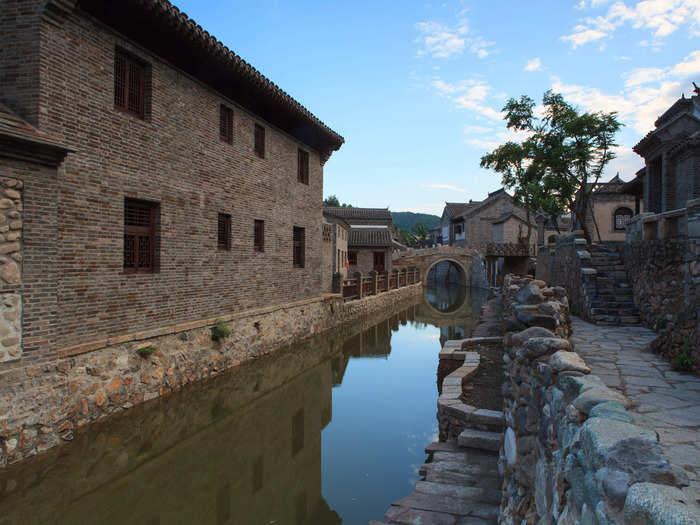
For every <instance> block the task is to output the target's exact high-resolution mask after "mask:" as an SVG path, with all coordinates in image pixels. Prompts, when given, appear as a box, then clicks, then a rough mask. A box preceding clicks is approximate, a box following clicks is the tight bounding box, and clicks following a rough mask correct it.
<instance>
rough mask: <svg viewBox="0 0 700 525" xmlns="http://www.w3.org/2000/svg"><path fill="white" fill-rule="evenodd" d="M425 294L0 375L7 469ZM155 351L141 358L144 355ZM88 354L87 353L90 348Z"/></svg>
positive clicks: (233, 324)
mask: <svg viewBox="0 0 700 525" xmlns="http://www.w3.org/2000/svg"><path fill="white" fill-rule="evenodd" d="M422 293H423V290H422V285H421V284H420V283H419V284H416V285H412V286H407V287H404V288H400V289H398V290H392V291H389V292H386V293H383V294H379V295H375V296H371V297H367V298H364V299H361V300H357V301H351V302H347V303H344V302H343V301H342V299H341V298H340V296H338V295H327V296H323V297H320V298H317V299H309V300H305V301H299V302H297V303H291V304H287V305H281V306H279V307H275V308H268V309H264V310H256V311H250V312H243V313H241V314H236V315H235V316H228V317H226V318H224V320H225V321H226V322H225V324H226V325H227V327H228V328H229V329H230V330H231V335H230V336H229V337H227V338H226V339H224V340H220V341H213V340H212V337H211V333H210V330H209V328H210V327H211V325H212V324H213V322H214V320H208V324H206V323H203V322H198V323H192V325H193V326H191V327H190V328H188V327H187V326H179V327H175V328H173V327H170V328H168V329H164V330H161V333H158V332H155V333H150V334H141V336H140V337H130V338H125V339H126V340H125V341H123V342H119V343H114V344H107V346H104V347H103V348H99V349H97V350H93V351H86V353H80V354H77V355H72V356H66V357H61V358H58V359H56V360H54V361H51V362H48V363H43V364H41V365H36V366H26V367H21V368H15V369H12V370H8V371H4V372H2V373H1V374H0V467H2V466H6V465H7V464H10V463H15V462H17V461H20V460H22V459H25V458H27V457H30V456H33V455H35V454H37V453H41V452H43V451H46V450H48V449H50V448H52V447H54V446H56V445H58V444H60V443H61V441H70V440H72V439H73V431H74V430H75V428H76V427H80V426H83V425H86V424H88V423H90V422H92V421H94V420H97V419H102V418H104V417H107V416H109V415H111V414H114V413H117V412H120V411H122V410H125V409H128V408H131V407H132V406H134V405H137V404H139V403H142V402H144V401H148V400H150V399H154V398H157V397H159V396H163V395H166V394H168V393H170V392H173V391H176V390H178V389H180V388H182V387H183V386H185V385H187V384H188V383H192V382H196V381H199V380H201V379H205V378H208V377H212V376H215V375H217V374H220V373H221V372H223V371H224V370H226V369H228V368H231V367H234V366H237V365H239V364H240V363H242V362H244V361H248V360H251V359H255V358H256V357H258V356H261V355H264V354H267V353H270V352H273V351H274V350H276V349H278V348H281V347H284V346H286V345H289V344H292V343H296V342H299V341H302V340H304V339H306V338H308V337H310V336H313V335H317V334H320V333H322V332H324V331H326V330H329V329H333V328H335V329H337V328H339V327H341V326H343V325H345V324H347V323H351V322H356V321H359V320H362V319H366V318H368V317H369V316H371V315H373V314H375V313H376V312H382V311H388V310H391V309H393V308H395V305H396V304H397V303H401V302H403V301H407V300H414V299H415V298H416V297H418V296H420V295H421V294H422ZM148 346H152V347H154V349H155V351H154V353H153V354H152V355H150V356H148V357H145V358H144V357H140V356H139V355H138V353H137V350H138V349H140V348H143V347H148ZM83 350H85V349H83Z"/></svg>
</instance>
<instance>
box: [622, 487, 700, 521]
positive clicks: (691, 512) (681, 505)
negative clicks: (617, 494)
mask: <svg viewBox="0 0 700 525" xmlns="http://www.w3.org/2000/svg"><path fill="white" fill-rule="evenodd" d="M624 519H625V523H627V524H631V525H636V524H647V523H648V524H651V525H667V524H671V523H673V524H674V525H696V524H697V523H700V511H699V510H698V507H697V505H695V504H694V502H693V501H691V499H690V498H689V497H688V496H687V495H686V494H684V493H683V492H681V491H680V490H679V489H677V488H675V487H669V486H667V485H657V484H654V483H635V484H634V485H632V486H631V487H630V488H629V490H628V491H627V498H626V499H625V508H624Z"/></svg>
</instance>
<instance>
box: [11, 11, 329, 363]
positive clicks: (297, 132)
mask: <svg viewBox="0 0 700 525" xmlns="http://www.w3.org/2000/svg"><path fill="white" fill-rule="evenodd" d="M0 12H1V13H2V15H3V16H2V17H0V33H1V34H2V35H3V37H2V38H3V44H2V47H3V50H2V53H0V102H1V103H2V104H4V106H5V107H4V108H2V109H1V110H0V168H2V169H1V171H2V178H1V180H0V182H1V183H2V187H3V191H4V198H3V199H2V204H1V205H0V207H1V208H2V210H0V216H1V217H0V219H1V220H2V221H3V223H4V224H6V226H5V228H7V230H8V231H7V233H6V234H5V235H4V237H3V238H4V239H5V243H4V245H3V251H2V254H4V255H2V257H1V258H0V259H1V260H0V265H1V266H0V276H1V277H2V290H0V292H1V295H2V299H3V302H4V304H5V305H11V306H5V308H12V309H15V310H16V312H15V313H14V314H13V315H12V317H14V318H16V319H17V321H16V322H15V323H14V325H16V326H14V325H13V326H14V328H13V329H14V330H15V331H18V330H21V333H18V334H16V336H15V335H13V337H12V338H9V337H4V338H3V341H2V344H5V343H7V345H9V346H7V348H6V349H4V350H0V362H2V361H16V362H20V365H26V364H27V363H29V362H40V361H42V360H45V359H48V358H52V359H55V358H56V356H65V355H72V354H76V353H81V352H89V351H94V350H96V349H99V348H101V347H104V346H105V345H106V344H107V342H108V340H109V341H115V340H118V341H124V340H129V334H132V333H139V332H142V331H145V330H156V329H165V328H164V327H167V326H174V325H176V324H183V323H192V322H197V321H202V320H206V319H211V318H213V317H216V316H219V315H224V314H231V313H233V312H242V311H246V310H250V309H256V308H260V307H263V306H270V305H277V304H286V303H289V302H292V301H296V300H301V299H306V298H311V297H315V296H319V295H320V294H321V291H322V280H321V272H319V270H318V269H319V267H320V266H321V260H322V242H323V241H322V220H321V206H320V204H319V203H320V202H321V200H322V187H323V166H324V163H325V162H326V161H327V160H328V158H329V157H330V155H331V154H332V153H333V152H334V151H335V150H337V149H338V148H339V147H340V146H341V144H342V143H343V138H342V137H341V136H339V135H338V134H337V133H335V132H334V131H333V130H331V129H330V128H328V127H327V126H326V125H325V124H323V122H321V121H320V120H319V119H318V118H316V117H315V116H314V115H312V114H311V113H310V112H309V111H308V110H307V109H306V108H304V107H303V106H302V105H301V104H299V102H297V101H296V100H294V99H292V98H291V97H290V96H289V95H287V94H286V93H285V92H284V91H283V90H282V89H280V88H279V87H278V86H276V85H275V84H274V83H272V82H271V81H270V80H269V79H267V78H265V77H264V76H263V75H262V74H261V73H259V72H258V71H257V70H256V69H255V68H254V67H252V66H251V65H249V64H247V63H246V62H245V61H244V60H243V59H242V58H240V57H239V56H237V55H236V54H235V53H233V52H232V51H230V50H229V49H227V48H226V47H225V46H224V45H223V44H222V43H221V42H219V41H218V40H216V39H215V38H214V37H213V36H211V35H210V34H209V33H207V32H206V31H204V30H203V29H202V28H201V27H200V26H198V25H197V24H196V23H195V22H193V21H192V20H190V19H189V18H188V17H187V16H186V15H185V14H184V13H182V12H180V11H179V10H178V9H177V8H175V7H174V6H173V5H172V4H171V3H170V2H168V1H166V0H140V1H136V0H124V1H121V2H104V1H100V0H60V1H58V0H50V1H46V0H28V1H27V0H25V1H19V0H7V1H4V2H3V3H2V8H1V9H0ZM6 318H7V316H6ZM163 333H166V332H163ZM115 337H117V339H113V338H115ZM110 338H112V339H110ZM15 339H16V341H15ZM10 343H12V344H10Z"/></svg>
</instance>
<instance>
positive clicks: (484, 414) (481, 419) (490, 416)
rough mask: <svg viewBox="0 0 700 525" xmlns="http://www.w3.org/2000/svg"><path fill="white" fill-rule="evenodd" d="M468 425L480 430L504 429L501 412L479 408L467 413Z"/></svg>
mask: <svg viewBox="0 0 700 525" xmlns="http://www.w3.org/2000/svg"><path fill="white" fill-rule="evenodd" d="M468 426H470V427H472V428H476V429H480V430H482V429H484V428H486V429H487V430H493V431H501V432H502V431H503V430H504V429H505V420H504V417H503V412H501V411H500V410H487V409H485V408H479V409H477V410H475V411H474V412H472V413H471V414H470V415H469V423H468Z"/></svg>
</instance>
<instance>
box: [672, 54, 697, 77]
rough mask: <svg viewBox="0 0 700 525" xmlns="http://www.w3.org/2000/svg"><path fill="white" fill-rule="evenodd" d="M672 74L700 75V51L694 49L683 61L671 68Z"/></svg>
mask: <svg viewBox="0 0 700 525" xmlns="http://www.w3.org/2000/svg"><path fill="white" fill-rule="evenodd" d="M671 74H672V75H678V76H688V77H690V76H693V75H700V51H693V52H692V53H690V54H689V55H688V56H687V57H685V59H684V60H683V62H680V63H679V64H676V65H675V66H673V68H671Z"/></svg>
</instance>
